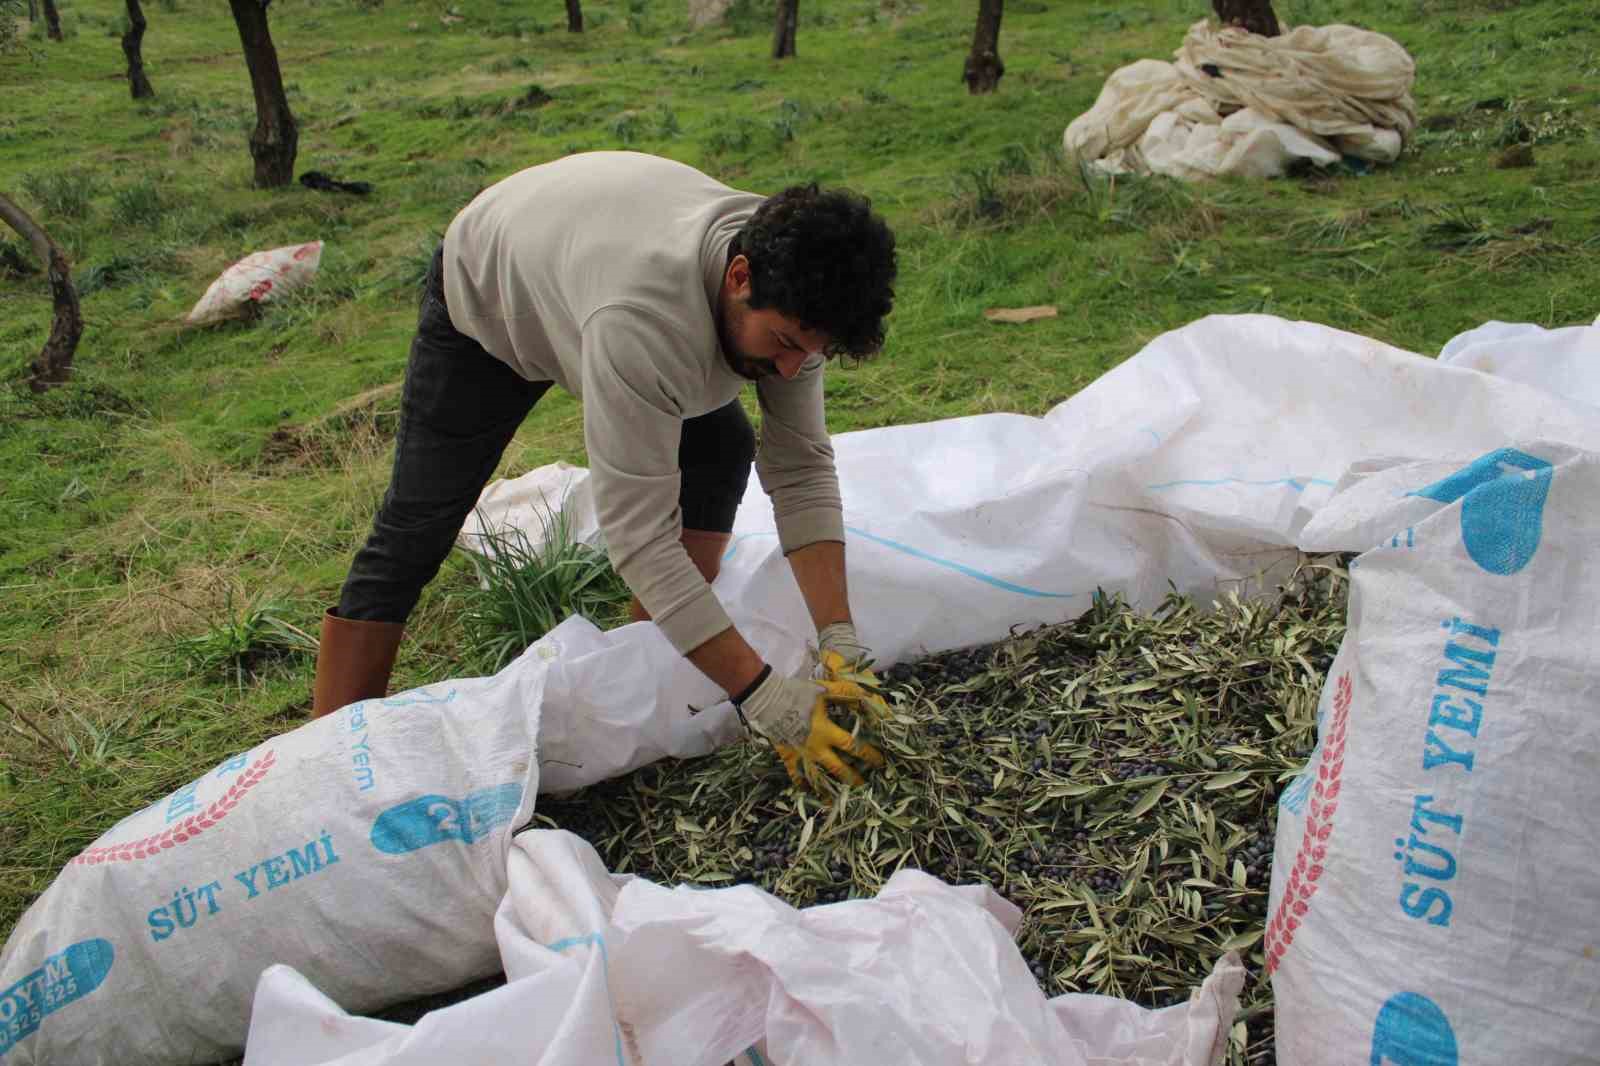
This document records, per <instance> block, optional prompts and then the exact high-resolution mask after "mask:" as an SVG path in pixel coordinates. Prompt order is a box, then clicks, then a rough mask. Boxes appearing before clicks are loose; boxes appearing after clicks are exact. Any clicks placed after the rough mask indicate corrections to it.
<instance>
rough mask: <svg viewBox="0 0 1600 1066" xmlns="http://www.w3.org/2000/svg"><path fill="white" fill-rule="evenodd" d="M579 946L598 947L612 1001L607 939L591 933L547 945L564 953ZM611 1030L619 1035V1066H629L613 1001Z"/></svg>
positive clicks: (601, 965)
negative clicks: (623, 1055) (623, 1052)
mask: <svg viewBox="0 0 1600 1066" xmlns="http://www.w3.org/2000/svg"><path fill="white" fill-rule="evenodd" d="M579 945H590V946H597V947H599V949H600V968H601V969H602V970H604V971H605V972H606V999H607V1000H611V972H610V967H611V960H610V959H609V958H608V957H607V956H606V938H605V937H603V936H601V935H600V934H599V933H590V934H588V935H587V936H569V937H567V938H566V939H565V940H557V941H556V942H555V943H554V944H546V945H545V947H547V948H549V949H550V950H551V951H555V952H562V951H565V950H567V949H568V948H575V947H578V946H579ZM611 1028H613V1029H615V1030H616V1033H617V1066H628V1064H627V1062H626V1061H625V1060H624V1059H623V1057H622V1026H620V1025H618V1024H617V1004H616V1001H615V1000H611Z"/></svg>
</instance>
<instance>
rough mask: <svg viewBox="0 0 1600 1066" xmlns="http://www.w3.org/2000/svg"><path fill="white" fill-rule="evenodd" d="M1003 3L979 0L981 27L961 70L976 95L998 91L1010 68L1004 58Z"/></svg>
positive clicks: (970, 91) (974, 37)
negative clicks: (1001, 29) (1002, 58)
mask: <svg viewBox="0 0 1600 1066" xmlns="http://www.w3.org/2000/svg"><path fill="white" fill-rule="evenodd" d="M1000 4H1001V0H978V28H977V30H976V31H974V32H973V34H972V51H971V52H969V53H967V62H966V65H965V66H964V67H963V68H962V70H961V76H962V78H964V79H966V82H967V92H969V93H972V94H974V95H976V94H978V93H992V92H994V91H995V90H996V89H998V88H999V87H1000V77H1001V75H1003V74H1005V72H1006V65H1005V64H1004V63H1002V62H1000Z"/></svg>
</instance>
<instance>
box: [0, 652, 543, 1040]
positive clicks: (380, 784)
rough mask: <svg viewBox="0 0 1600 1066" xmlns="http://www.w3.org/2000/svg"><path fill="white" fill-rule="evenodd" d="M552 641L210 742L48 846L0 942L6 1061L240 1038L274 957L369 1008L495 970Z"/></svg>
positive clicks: (530, 790) (0, 1027)
mask: <svg viewBox="0 0 1600 1066" xmlns="http://www.w3.org/2000/svg"><path fill="white" fill-rule="evenodd" d="M557 647H558V646H557V644H556V643H555V642H553V641H550V640H546V641H541V642H540V643H538V644H535V645H534V646H533V647H532V648H530V649H529V650H528V652H527V653H526V654H524V655H523V656H522V657H521V658H520V659H518V660H517V662H516V663H514V664H512V666H510V667H508V668H507V669H506V670H504V671H502V672H501V673H500V674H498V675H496V676H495V677H492V678H470V679H466V680H460V681H451V682H444V683H440V684H437V685H429V686H426V687H424V688H420V689H415V690H413V691H410V692H407V693H403V694H401V695H399V696H395V697H391V698H389V699H385V700H367V701H363V702H361V703H356V704H352V705H350V706H349V707H346V708H344V709H343V710H341V711H338V712H337V713H335V714H332V715H329V716H327V717H324V718H320V719H318V720H316V721H314V722H311V723H309V724H307V725H304V726H301V727H300V728H299V729H296V730H294V731H293V732H290V733H286V734H284V735H282V736H279V737H275V738H274V739H272V740H269V741H267V742H266V743H264V744H261V745H259V746H258V747H255V748H253V749H251V750H249V751H246V752H243V753H241V754H240V755H238V756H236V757H234V758H232V759H229V760H227V761H226V762H224V763H222V764H221V765H220V766H217V767H215V768H213V769H211V770H208V771H207V772H206V773H204V774H202V775H201V776H200V777H199V778H197V779H196V780H194V781H192V782H190V783H189V784H187V785H185V786H184V787H183V788H181V789H179V790H178V791H177V792H175V793H174V794H173V795H171V796H169V797H167V798H165V799H163V800H161V801H159V802H157V803H155V804H153V805H152V806H150V807H148V808H146V809H145V810H143V811H141V812H139V813H137V814H134V815H131V816H129V817H128V818H125V819H123V820H122V821H121V822H120V823H118V824H117V825H116V826H115V827H114V828H112V829H111V830H110V831H109V832H107V833H106V834H105V835H104V836H102V837H101V838H100V839H99V840H97V841H96V842H95V844H94V845H93V846H92V847H90V848H89V849H87V850H86V851H84V852H83V853H82V854H80V855H79V856H77V858H75V859H74V860H72V861H71V862H70V863H68V864H67V867H66V869H64V870H63V871H62V872H61V874H60V876H58V877H57V878H56V880H55V882H54V883H53V884H52V885H51V886H50V888H49V889H47V890H46V891H45V892H44V894H43V895H41V896H40V897H39V899H38V900H36V901H35V902H34V904H33V906H32V907H30V908H29V909H28V912H27V913H26V914H25V915H23V917H22V920H21V921H20V922H19V923H18V924H17V926H16V928H15V929H14V930H13V931H12V934H11V936H10V938H9V939H8V940H7V942H6V945H5V950H4V952H3V953H0V1063H4V1066H29V1064H34V1063H38V1064H62V1063H72V1064H74V1066H95V1064H105V1066H141V1064H148V1066H176V1064H180V1063H209V1062H214V1061H216V1060H218V1059H223V1058H228V1057H230V1056H233V1055H237V1054H238V1052H239V1049H240V1048H242V1047H243V1045H244V1039H245V1032H246V1028H247V1023H248V1020H249V1010H250V1001H251V997H252V996H253V995H254V992H255V986H256V979H257V977H258V976H259V975H260V974H261V972H262V970H264V969H265V968H266V967H267V966H268V965H270V964H272V963H288V964H291V965H293V966H295V967H296V968H298V969H300V970H301V971H303V972H305V973H307V974H309V975H315V980H316V981H317V983H318V985H319V986H320V987H322V988H324V989H325V990H327V992H328V994H330V995H332V996H335V997H337V999H338V1000H339V1002H341V1003H346V1004H349V1005H350V1006H352V1007H356V1006H357V1005H358V1004H359V1005H361V1007H360V1008H358V1009H371V1008H376V1007H378V1006H380V1005H383V1004H386V1003H391V1002H395V1001H397V1000H403V999H406V998H410V997H412V996H417V995H423V994H426V993H429V992H435V991H443V990H447V989H451V988H457V987H459V986H461V985H462V984H465V983H467V982H468V981H471V980H473V979H475V978H478V977H483V976H485V975H487V974H491V973H495V972H497V970H498V967H499V959H498V955H497V953H496V951H495V948H494V941H493V938H492V936H491V935H490V928H491V923H492V920H493V915H494V910H495V906H496V904H497V902H498V901H499V899H500V898H501V896H502V895H503V894H504V893H505V887H506V872H505V871H506V868H505V856H506V852H507V849H508V847H509V842H510V838H511V834H512V833H513V831H514V830H515V828H516V827H518V826H520V825H523V824H525V823H526V822H527V820H528V818H529V816H530V814H531V812H532V810H533V802H534V793H535V788H536V785H537V782H538V776H539V773H538V767H537V766H536V765H535V764H534V760H533V751H534V735H535V731H536V730H537V728H538V724H539V709H540V705H541V699H542V693H543V689H544V684H545V677H546V673H547V671H548V664H549V661H550V660H551V659H553V658H554V657H555V656H556V655H557V654H558V651H557Z"/></svg>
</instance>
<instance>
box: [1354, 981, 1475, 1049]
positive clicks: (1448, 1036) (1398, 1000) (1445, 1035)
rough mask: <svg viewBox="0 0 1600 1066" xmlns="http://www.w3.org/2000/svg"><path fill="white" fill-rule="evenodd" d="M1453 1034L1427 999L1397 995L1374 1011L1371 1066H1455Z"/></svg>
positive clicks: (1433, 1004) (1436, 1006) (1434, 1006)
mask: <svg viewBox="0 0 1600 1066" xmlns="http://www.w3.org/2000/svg"><path fill="white" fill-rule="evenodd" d="M1459 1057H1460V1056H1459V1053H1458V1052H1457V1051H1456V1032H1455V1030H1454V1029H1452V1028H1451V1027H1450V1019H1449V1018H1446V1017H1445V1015H1444V1011H1442V1010H1440V1009H1439V1005H1438V1004H1437V1003H1435V1002H1434V1001H1433V1000H1431V999H1429V998H1428V997H1427V996H1422V995H1418V994H1417V993H1415V992H1401V993H1400V994H1399V995H1396V996H1390V997H1389V1001H1388V1002H1387V1003H1385V1004H1384V1005H1383V1008H1382V1009H1381V1010H1379V1011H1378V1021H1377V1024H1376V1025H1374V1026H1373V1029H1372V1063H1371V1066H1384V1064H1385V1063H1393V1064H1394V1066H1456V1064H1457V1062H1458V1060H1459Z"/></svg>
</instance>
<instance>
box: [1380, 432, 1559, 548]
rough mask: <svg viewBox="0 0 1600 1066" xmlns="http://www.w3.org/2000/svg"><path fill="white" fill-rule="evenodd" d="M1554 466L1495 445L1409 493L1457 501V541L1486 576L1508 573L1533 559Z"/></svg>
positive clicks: (1446, 500)
mask: <svg viewBox="0 0 1600 1066" xmlns="http://www.w3.org/2000/svg"><path fill="white" fill-rule="evenodd" d="M1554 473H1555V471H1554V469H1553V468H1552V467H1551V466H1550V464H1549V463H1547V462H1545V461H1544V460H1543V459H1538V458H1535V457H1534V456H1531V455H1529V454H1527V453H1526V452H1519V451H1517V450H1516V449H1515V448H1501V449H1500V450H1499V451H1493V452H1490V453H1489V454H1488V455H1485V456H1484V457H1483V458H1481V459H1478V460H1475V461H1474V462H1472V463H1471V464H1469V465H1468V466H1466V467H1463V468H1462V469H1461V470H1458V471H1456V472H1455V473H1454V474H1451V475H1450V476H1449V477H1447V478H1445V479H1444V480H1443V481H1439V482H1435V483H1434V484H1432V485H1429V486H1428V487H1427V488H1424V489H1418V490H1417V491H1416V492H1413V493H1411V495H1413V496H1426V497H1427V498H1429V499H1430V500H1438V501H1439V502H1440V503H1455V502H1456V501H1457V500H1459V499H1461V498H1462V497H1463V496H1465V497H1466V501H1465V502H1464V503H1462V505H1461V541H1462V543H1463V544H1465V545H1466V548H1467V554H1468V555H1470V556H1471V557H1472V561H1473V562H1475V563H1477V564H1478V565H1479V566H1481V567H1483V568H1484V569H1485V570H1487V571H1488V572H1489V573H1491V574H1500V575H1502V576H1504V575H1509V574H1514V573H1516V572H1517V571H1518V570H1521V569H1522V568H1523V567H1524V566H1527V565H1528V563H1529V562H1530V561H1531V560H1532V559H1533V553H1534V552H1536V551H1538V550H1539V537H1540V534H1541V533H1542V532H1543V530H1544V502H1545V499H1546V498H1547V497H1548V496H1549V495H1550V479H1551V478H1552V477H1553V476H1554Z"/></svg>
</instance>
